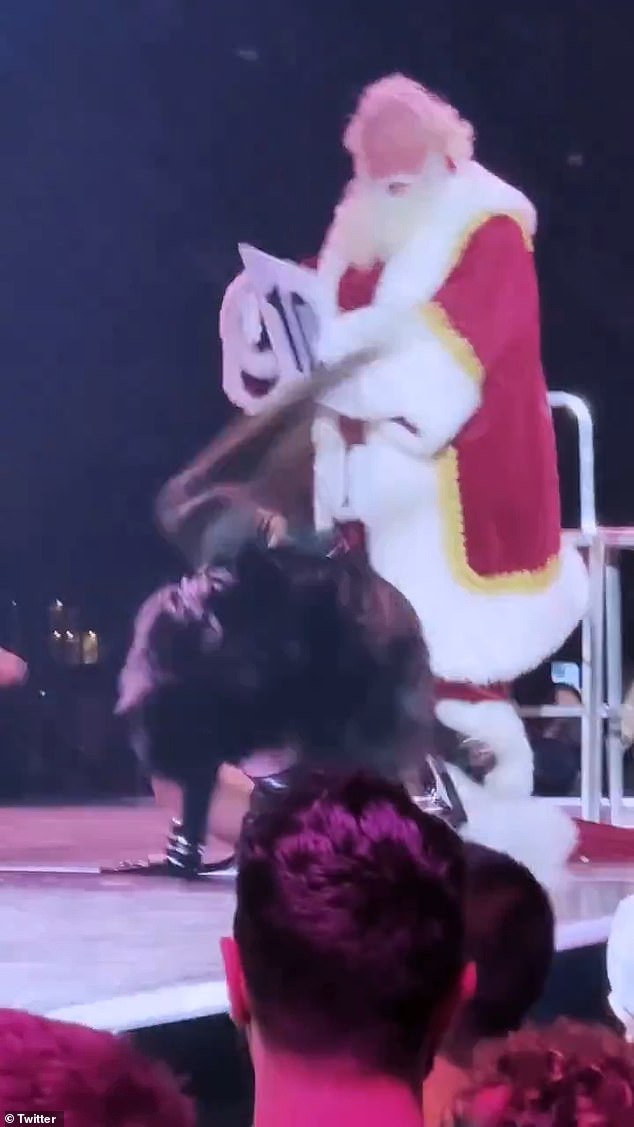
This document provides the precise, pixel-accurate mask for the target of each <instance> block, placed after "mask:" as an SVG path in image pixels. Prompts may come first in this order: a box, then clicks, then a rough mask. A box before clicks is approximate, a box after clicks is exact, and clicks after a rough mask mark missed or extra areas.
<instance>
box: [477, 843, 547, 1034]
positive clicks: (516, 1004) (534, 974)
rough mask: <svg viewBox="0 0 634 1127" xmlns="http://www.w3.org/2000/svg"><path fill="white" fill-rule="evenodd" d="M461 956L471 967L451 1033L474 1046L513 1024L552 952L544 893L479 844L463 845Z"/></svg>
mask: <svg viewBox="0 0 634 1127" xmlns="http://www.w3.org/2000/svg"><path fill="white" fill-rule="evenodd" d="M465 860H466V898H465V928H466V948H465V950H466V955H467V958H468V959H469V961H471V962H473V963H474V964H475V967H476V971H477V984H476V989H475V993H474V994H473V997H472V998H471V1000H470V1001H469V1002H468V1003H467V1004H466V1005H465V1006H464V1008H463V1009H462V1011H461V1013H460V1016H459V1018H458V1022H457V1024H458V1026H459V1029H458V1030H457V1035H458V1037H460V1038H462V1039H464V1040H466V1041H467V1042H468V1043H471V1044H474V1043H475V1042H477V1041H481V1040H483V1039H484V1038H487V1037H503V1036H505V1035H506V1034H507V1033H510V1032H512V1031H513V1030H515V1029H518V1028H519V1027H520V1025H521V1024H522V1022H523V1021H524V1020H525V1018H526V1016H527V1015H528V1013H529V1011H530V1010H531V1009H532V1007H533V1006H534V1005H535V1003H536V1002H537V1001H538V1000H539V998H540V996H541V994H542V992H543V990H544V986H545V985H546V979H547V977H548V973H549V971H550V967H551V963H552V960H553V955H554V950H555V921H554V915H553V910H552V907H551V903H550V900H549V898H548V895H547V893H546V892H545V891H544V889H543V888H542V886H541V885H540V884H539V883H538V881H537V880H536V879H535V877H534V876H533V875H532V873H530V872H529V871H528V869H526V868H525V867H524V865H520V864H519V862H518V861H514V860H512V858H511V857H508V856H507V855H506V854H505V853H497V852H496V851H495V850H493V849H487V848H486V847H485V846H483V845H477V844H475V843H468V844H466V845H465Z"/></svg>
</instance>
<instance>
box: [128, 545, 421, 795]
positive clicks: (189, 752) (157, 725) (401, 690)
mask: <svg viewBox="0 0 634 1127" xmlns="http://www.w3.org/2000/svg"><path fill="white" fill-rule="evenodd" d="M118 712H119V713H120V714H121V715H123V716H124V717H126V719H127V720H128V722H129V724H130V727H131V731H132V736H133V742H134V743H135V746H136V748H137V751H138V752H139V753H140V754H141V756H142V757H144V758H145V759H146V760H147V762H148V766H149V767H150V769H151V770H152V771H153V772H155V773H157V774H162V775H164V776H166V777H167V778H171V779H174V780H176V781H179V782H181V783H182V782H184V781H186V780H187V779H188V778H191V776H192V774H193V773H195V772H196V771H198V770H200V769H208V768H209V769H211V768H214V767H215V766H217V765H218V764H219V763H220V762H222V761H229V762H232V761H233V762H236V761H238V760H239V759H240V758H241V757H242V756H243V755H245V754H247V753H248V752H250V751H252V750H255V749H257V748H275V747H283V746H284V747H289V746H290V747H293V748H294V749H295V750H296V751H298V752H299V753H300V754H302V755H303V756H304V757H305V758H306V759H308V760H310V761H311V762H315V763H318V764H323V765H328V764H345V765H349V766H358V765H363V766H366V767H373V768H375V769H379V770H382V771H384V772H388V773H392V771H394V770H395V769H396V766H397V764H398V765H402V763H403V760H404V758H406V757H407V755H408V754H409V750H410V749H413V748H414V747H416V748H418V749H420V747H421V745H429V744H430V743H431V739H432V737H431V728H432V725H433V704H432V694H431V677H430V674H429V666H428V662H427V654H426V650H425V647H424V644H423V641H422V639H421V636H420V631H419V628H418V622H417V620H416V616H415V615H414V613H413V611H412V610H411V608H410V606H409V604H408V603H407V602H406V601H405V600H404V599H403V598H402V596H400V595H399V594H398V592H396V591H395V590H394V589H393V588H392V587H390V585H389V584H386V583H385V582H384V581H382V580H380V579H378V578H377V577H376V576H375V575H374V574H373V573H372V572H371V571H370V570H369V568H368V567H367V565H366V564H365V563H364V562H363V560H360V559H358V558H356V557H355V556H353V555H343V556H335V557H333V556H331V555H328V554H324V553H323V552H318V551H316V550H307V549H306V548H299V547H297V546H291V545H284V546H279V547H275V548H271V547H267V546H266V545H265V544H264V543H263V542H262V541H261V539H260V538H259V537H257V536H256V537H254V538H251V539H249V540H248V541H246V542H245V543H244V544H243V545H242V546H241V547H240V548H239V550H238V551H237V552H236V554H235V556H234V558H233V560H232V561H231V563H230V564H228V565H227V567H226V568H218V567H206V568H203V569H201V570H200V571H198V572H197V573H195V574H194V575H193V576H191V577H189V578H185V579H183V580H182V581H181V582H180V583H178V584H170V585H168V586H165V587H162V588H161V589H160V590H158V591H156V592H155V593H154V594H153V595H152V596H151V597H150V598H149V599H148V600H147V601H146V603H145V604H144V605H143V606H142V607H141V610H140V611H139V614H138V616H137V619H136V623H135V628H134V636H133V641H132V645H131V648H130V651H129V654H128V658H127V661H126V664H125V667H124V669H123V672H122V675H121V679H120V698H119V705H118Z"/></svg>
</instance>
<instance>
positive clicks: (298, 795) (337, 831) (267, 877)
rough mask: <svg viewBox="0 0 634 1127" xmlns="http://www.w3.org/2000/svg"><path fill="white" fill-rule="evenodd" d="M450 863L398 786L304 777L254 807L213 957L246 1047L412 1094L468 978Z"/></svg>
mask: <svg viewBox="0 0 634 1127" xmlns="http://www.w3.org/2000/svg"><path fill="white" fill-rule="evenodd" d="M462 853H463V851H462V845H461V842H460V840H459V838H458V837H457V836H456V835H455V834H454V832H453V831H452V830H451V829H450V828H449V827H448V826H446V825H445V824H444V823H443V822H442V821H439V820H438V819H435V818H432V817H430V816H428V815H425V814H423V813H422V812H421V811H419V810H418V808H417V807H416V805H415V804H414V803H413V802H412V801H411V800H410V798H409V797H408V795H407V793H406V792H405V790H404V789H403V788H402V787H400V786H399V785H397V784H393V783H390V782H387V781H385V780H380V779H378V778H374V777H372V776H369V775H361V774H359V775H353V776H349V777H346V778H343V777H341V778H340V777H338V776H335V775H328V776H327V775H322V774H320V773H312V774H310V775H304V776H303V777H300V778H299V779H298V780H297V781H296V784H295V785H294V786H292V787H291V788H289V789H288V790H287V791H286V792H284V791H280V792H277V793H274V794H270V795H266V796H262V797H261V799H260V802H259V804H255V806H254V808H253V810H252V812H251V813H250V814H249V816H248V818H247V819H246V822H245V826H244V829H243V838H242V843H241V850H240V853H239V858H238V862H239V864H238V883H237V910H236V916H235V929H234V935H235V939H234V941H231V940H229V941H227V942H226V944H225V960H226V964H227V974H228V981H229V987H230V994H231V996H232V1002H233V1012H234V1016H235V1018H236V1020H237V1021H238V1022H239V1023H242V1024H244V1025H245V1026H247V1027H248V1028H250V1030H251V1034H252V1042H253V1040H254V1039H257V1042H258V1044H259V1045H261V1046H263V1047H264V1051H265V1052H270V1053H281V1054H284V1055H287V1054H290V1055H293V1056H295V1057H299V1058H302V1059H303V1060H304V1061H305V1062H309V1063H314V1064H316V1065H319V1064H320V1063H327V1062H329V1061H330V1062H332V1061H339V1062H341V1061H345V1062H348V1063H349V1064H350V1066H351V1067H352V1068H353V1069H357V1070H359V1071H360V1072H363V1073H367V1074H371V1075H383V1076H387V1077H390V1078H396V1079H397V1080H398V1081H401V1082H405V1083H406V1084H407V1085H408V1086H411V1085H413V1084H416V1083H417V1082H420V1080H421V1079H422V1076H423V1075H424V1073H425V1072H426V1070H427V1069H428V1067H429V1065H430V1063H431V1058H432V1056H433V1051H434V1049H435V1047H436V1044H437V1041H438V1039H439V1037H440V1036H441V1035H442V1033H443V1031H444V1028H445V1027H446V1024H447V1021H448V1020H449V1018H450V1015H451V1012H452V1009H453V1006H454V1005H455V1003H456V1000H457V999H458V998H459V997H460V994H461V991H462V989H464V988H465V977H466V978H467V979H468V973H467V975H466V976H465V975H464V974H463V920H462V892H463V868H464V866H463V855H462ZM256 1081H257V1061H256Z"/></svg>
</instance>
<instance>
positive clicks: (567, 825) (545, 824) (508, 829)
mask: <svg viewBox="0 0 634 1127" xmlns="http://www.w3.org/2000/svg"><path fill="white" fill-rule="evenodd" d="M447 770H448V772H449V775H450V777H451V780H452V782H453V784H454V786H455V788H456V790H457V791H458V795H459V798H460V801H461V802H462V805H463V807H464V811H465V814H466V816H467V821H466V824H465V825H464V826H462V827H461V828H460V836H461V837H462V838H464V840H465V841H475V842H478V843H479V844H480V845H486V846H488V847H489V849H497V850H498V852H499V853H507V854H508V855H509V857H512V858H513V859H514V860H515V861H519V862H520V863H521V864H522V865H525V866H526V868H527V869H530V871H531V872H532V874H533V876H534V877H536V879H537V880H538V881H539V882H540V884H542V885H543V886H544V887H545V888H548V889H551V890H552V889H555V888H556V887H557V886H558V885H560V884H561V883H562V881H563V880H564V879H565V876H566V865H567V862H568V859H569V858H570V856H571V855H572V852H573V850H574V848H575V845H576V843H577V837H578V833H577V827H576V826H575V823H574V822H573V820H572V818H569V817H568V815H567V814H566V813H565V812H564V811H563V810H561V809H560V808H559V807H558V806H554V805H552V804H551V803H549V802H546V801H545V800H544V799H543V798H503V797H502V796H501V795H496V794H493V793H492V792H491V791H490V790H488V789H487V788H486V787H483V786H480V784H479V783H474V781H473V779H469V778H468V777H467V776H466V775H465V774H464V772H463V771H461V770H460V769H459V768H458V767H454V766H453V765H452V764H447Z"/></svg>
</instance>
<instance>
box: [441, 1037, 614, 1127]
mask: <svg viewBox="0 0 634 1127" xmlns="http://www.w3.org/2000/svg"><path fill="white" fill-rule="evenodd" d="M456 1112H457V1119H456V1122H459V1123H461V1124H463V1123H464V1124H465V1125H468V1127H631V1125H632V1124H633V1123H634V1050H633V1049H632V1046H631V1045H628V1044H627V1043H626V1042H624V1041H623V1040H622V1039H621V1038H619V1037H618V1036H617V1035H616V1034H614V1033H612V1032H611V1031H610V1030H607V1029H603V1028H601V1027H600V1026H585V1025H579V1024H576V1023H574V1022H569V1021H566V1020H564V1019H560V1020H559V1021H557V1022H555V1023H554V1025H552V1026H550V1027H549V1028H546V1029H542V1030H535V1029H526V1030H523V1031H521V1032H519V1033H514V1034H511V1035H510V1036H509V1037H508V1038H507V1039H506V1040H504V1041H500V1042H489V1043H488V1044H487V1045H485V1046H482V1048H481V1049H480V1050H479V1052H478V1053H477V1054H476V1058H475V1060H474V1066H473V1070H472V1074H471V1076H470V1079H469V1086H468V1088H467V1089H466V1091H465V1093H464V1096H463V1097H462V1098H461V1099H460V1100H459V1101H458V1104H457V1107H456Z"/></svg>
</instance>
